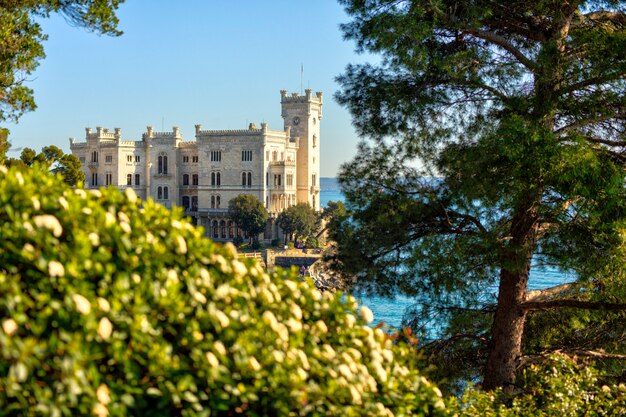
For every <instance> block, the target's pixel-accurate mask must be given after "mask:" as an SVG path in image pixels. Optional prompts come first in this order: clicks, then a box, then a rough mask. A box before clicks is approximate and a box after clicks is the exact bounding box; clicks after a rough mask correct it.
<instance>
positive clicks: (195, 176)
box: [191, 174, 198, 185]
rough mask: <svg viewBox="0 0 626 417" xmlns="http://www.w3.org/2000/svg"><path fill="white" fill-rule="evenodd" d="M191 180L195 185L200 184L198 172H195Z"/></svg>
mask: <svg viewBox="0 0 626 417" xmlns="http://www.w3.org/2000/svg"><path fill="white" fill-rule="evenodd" d="M191 181H192V184H193V185H198V174H193V175H192V176H191Z"/></svg>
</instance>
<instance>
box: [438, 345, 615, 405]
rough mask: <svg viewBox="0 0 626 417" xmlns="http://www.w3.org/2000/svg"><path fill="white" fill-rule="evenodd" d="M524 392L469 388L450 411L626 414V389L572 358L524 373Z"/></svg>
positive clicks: (558, 358) (556, 359)
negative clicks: (511, 393) (608, 383)
mask: <svg viewBox="0 0 626 417" xmlns="http://www.w3.org/2000/svg"><path fill="white" fill-rule="evenodd" d="M521 386H522V387H523V391H522V392H521V393H519V394H517V395H515V396H513V397H511V396H510V395H507V394H504V393H503V392H502V391H501V390H497V391H494V392H482V391H479V390H475V389H469V390H468V391H467V392H466V394H465V396H464V397H463V398H462V399H461V400H459V401H457V400H455V399H451V404H450V405H451V409H454V408H457V410H458V413H459V415H461V416H465V417H483V416H500V417H515V416H536V417H544V416H545V417H578V416H580V417H583V416H616V417H617V416H624V415H626V386H625V385H624V384H623V383H622V384H619V385H617V386H616V385H611V386H609V385H605V384H603V383H601V382H600V381H599V378H598V375H597V373H596V371H595V370H594V369H593V368H590V367H586V366H579V365H577V364H576V363H575V362H574V361H573V360H572V359H571V358H569V357H567V356H565V355H562V354H555V355H552V356H550V357H549V358H548V360H546V361H545V362H544V363H542V364H541V365H532V366H531V367H530V368H529V369H527V370H526V371H525V372H524V376H523V378H522V381H521Z"/></svg>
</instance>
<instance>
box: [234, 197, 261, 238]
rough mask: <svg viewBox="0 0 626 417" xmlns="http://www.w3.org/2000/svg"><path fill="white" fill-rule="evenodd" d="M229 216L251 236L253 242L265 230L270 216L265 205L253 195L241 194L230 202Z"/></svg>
mask: <svg viewBox="0 0 626 417" xmlns="http://www.w3.org/2000/svg"><path fill="white" fill-rule="evenodd" d="M228 216H229V217H230V218H231V219H232V220H233V221H234V222H235V223H237V226H238V227H239V228H240V229H241V230H243V231H244V232H246V233H247V234H248V235H250V239H251V240H256V236H257V235H258V234H259V233H261V232H262V231H263V230H265V226H266V225H267V220H268V219H269V214H268V213H267V210H266V209H265V206H264V205H263V203H261V202H260V201H259V199H258V198H256V197H255V196H253V195H252V194H239V195H238V196H237V197H235V198H233V199H231V200H230V201H229V202H228Z"/></svg>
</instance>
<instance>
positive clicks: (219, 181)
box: [215, 172, 222, 187]
mask: <svg viewBox="0 0 626 417" xmlns="http://www.w3.org/2000/svg"><path fill="white" fill-rule="evenodd" d="M215 182H216V184H217V186H218V187H219V186H220V185H222V179H221V175H220V173H219V172H218V173H217V174H215Z"/></svg>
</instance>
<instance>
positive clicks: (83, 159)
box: [78, 156, 85, 164]
mask: <svg viewBox="0 0 626 417" xmlns="http://www.w3.org/2000/svg"><path fill="white" fill-rule="evenodd" d="M78 160H79V161H80V163H81V164H84V163H85V157H84V156H81V157H80V158H78Z"/></svg>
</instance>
